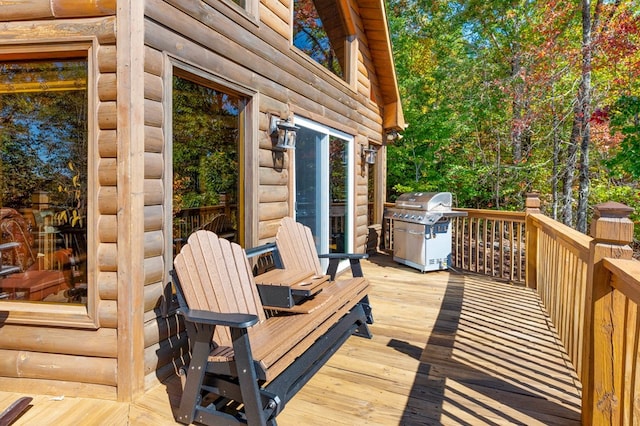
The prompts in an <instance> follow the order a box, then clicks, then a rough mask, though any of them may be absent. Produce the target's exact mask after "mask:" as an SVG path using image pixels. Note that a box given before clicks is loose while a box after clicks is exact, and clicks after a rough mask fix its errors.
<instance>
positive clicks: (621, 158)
mask: <svg viewBox="0 0 640 426" xmlns="http://www.w3.org/2000/svg"><path fill="white" fill-rule="evenodd" d="M611 130H612V131H613V132H620V133H621V134H622V135H623V137H624V139H623V140H622V143H621V144H620V146H619V148H618V149H617V150H616V153H615V156H614V157H613V158H612V159H611V160H610V161H609V165H610V166H611V167H612V168H618V169H619V170H620V171H622V172H626V173H628V174H630V175H631V176H632V177H633V178H634V179H638V178H640V97H639V96H622V97H620V98H619V99H618V100H617V101H616V103H615V104H614V106H613V108H612V109H611Z"/></svg>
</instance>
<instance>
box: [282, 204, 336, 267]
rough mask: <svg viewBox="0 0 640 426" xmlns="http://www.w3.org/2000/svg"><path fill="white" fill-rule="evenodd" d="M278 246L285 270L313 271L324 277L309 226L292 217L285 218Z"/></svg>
mask: <svg viewBox="0 0 640 426" xmlns="http://www.w3.org/2000/svg"><path fill="white" fill-rule="evenodd" d="M276 245H277V246H278V252H279V253H280V259H281V260H282V265H283V267H284V268H285V269H297V270H301V271H309V270H311V271H315V273H316V275H324V271H323V269H322V266H321V265H320V260H319V258H318V251H317V249H316V244H315V240H314V239H313V234H311V229H309V228H308V227H307V226H304V225H303V224H301V223H298V222H296V221H295V220H293V219H292V218H290V217H285V218H283V219H282V222H281V223H280V228H279V229H278V233H277V234H276Z"/></svg>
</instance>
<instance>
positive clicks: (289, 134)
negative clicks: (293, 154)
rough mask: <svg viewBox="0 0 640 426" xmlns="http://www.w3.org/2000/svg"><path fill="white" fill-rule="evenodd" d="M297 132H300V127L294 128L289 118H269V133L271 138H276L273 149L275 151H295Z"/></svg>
mask: <svg viewBox="0 0 640 426" xmlns="http://www.w3.org/2000/svg"><path fill="white" fill-rule="evenodd" d="M298 130H300V127H297V126H294V124H293V123H292V120H291V118H287V119H280V118H278V117H271V123H270V125H269V133H270V135H271V137H272V138H274V139H276V138H277V142H276V145H275V146H274V147H273V149H274V150H276V151H285V150H287V149H295V147H296V132H297V131H298Z"/></svg>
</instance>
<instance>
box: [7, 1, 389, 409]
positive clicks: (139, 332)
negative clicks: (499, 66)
mask: <svg viewBox="0 0 640 426" xmlns="http://www.w3.org/2000/svg"><path fill="white" fill-rule="evenodd" d="M249 1H250V2H251V0H249ZM251 4H253V6H252V7H253V8H255V13H254V12H253V11H251V7H250V8H249V12H247V11H244V10H241V9H240V8H239V7H237V6H236V5H235V4H232V2H230V1H229V2H227V1H219V0H205V1H201V2H193V1H188V0H166V1H163V0H146V1H145V2H140V3H138V2H123V4H122V7H120V8H119V9H118V11H117V10H116V0H93V1H86V2H72V1H65V0H25V1H22V2H15V3H10V4H8V5H7V4H2V5H0V39H1V40H2V41H3V43H9V44H11V45H12V46H20V45H30V46H33V45H38V44H43V45H44V44H48V43H49V44H50V43H67V42H74V41H79V40H80V41H83V42H86V43H88V44H90V45H91V46H92V47H91V52H92V53H91V57H90V62H91V63H93V64H95V65H93V66H91V67H90V73H89V82H88V85H89V87H90V92H91V91H92V92H91V93H93V95H92V96H93V97H91V96H90V99H93V100H94V104H93V105H90V108H89V110H90V111H92V112H91V113H90V114H92V115H91V117H90V118H89V119H90V120H89V121H90V129H89V134H90V139H89V142H90V144H91V145H92V146H94V147H95V148H94V151H93V153H94V154H93V159H92V162H93V164H94V167H93V169H91V170H90V174H91V175H92V176H93V184H92V186H91V187H90V188H89V191H90V192H91V193H92V195H91V196H93V197H94V204H93V205H94V207H95V211H94V212H93V213H92V215H93V221H92V222H90V223H93V225H94V226H93V228H94V229H93V230H89V232H90V234H89V235H90V236H92V237H93V238H92V239H91V241H89V247H88V256H90V257H91V258H92V259H93V261H92V265H93V268H94V269H93V273H92V274H91V275H92V278H91V280H92V281H93V284H90V297H89V302H88V307H87V311H88V316H87V317H88V318H89V320H90V321H86V320H85V321H84V322H82V321H80V320H78V319H77V317H75V316H73V315H71V314H69V315H68V316H67V322H66V323H55V322H54V321H49V322H50V324H48V323H47V321H46V320H45V321H39V320H36V321H26V320H25V321H21V320H20V319H21V318H22V317H21V314H20V313H16V312H10V313H9V315H8V320H6V321H5V322H4V324H2V328H1V329H0V354H1V355H2V358H0V359H2V361H0V387H1V388H2V389H3V390H5V391H14V392H28V391H32V390H33V389H38V392H41V393H49V394H56V395H58V394H64V395H67V396H86V395H91V396H92V397H97V398H104V399H119V400H123V401H126V400H131V399H132V398H133V396H135V394H136V393H138V392H139V391H141V390H142V389H144V388H149V387H150V386H152V385H155V384H156V383H158V381H160V380H162V379H164V378H165V377H167V376H168V375H170V374H173V373H174V372H175V371H176V369H177V368H178V367H180V365H181V364H182V363H185V362H187V361H188V355H186V354H185V348H186V338H185V335H184V330H182V328H181V326H180V325H179V321H178V320H177V318H176V316H175V314H171V313H167V312H163V306H164V305H163V298H164V296H165V292H166V289H167V283H168V282H169V278H168V276H167V271H168V270H169V269H170V268H171V260H170V257H169V256H170V255H169V253H170V247H171V242H170V241H169V238H167V236H168V228H169V226H171V222H170V220H169V221H168V218H170V217H171V216H170V211H168V210H170V208H169V205H168V202H167V200H168V199H170V197H171V185H170V184H169V183H167V181H166V170H167V164H168V163H169V161H168V158H169V157H170V154H169V153H168V152H167V148H168V147H170V146H171V142H170V139H171V137H170V123H169V121H170V117H171V110H170V105H171V99H170V95H169V94H170V93H171V90H170V88H171V76H170V75H167V71H168V70H171V69H172V67H173V66H174V65H175V64H176V63H181V64H186V65H187V66H190V67H193V68H197V69H201V70H203V72H206V73H208V74H210V75H212V76H215V77H216V78H219V79H221V80H224V81H226V82H228V83H229V84H230V85H232V86H233V87H235V88H237V89H238V90H240V91H241V92H242V93H245V94H246V95H247V96H248V97H250V98H251V103H252V107H251V108H252V109H251V114H250V115H249V116H248V117H246V119H247V120H248V121H249V122H250V123H249V125H248V126H246V129H247V130H248V133H247V134H246V135H245V138H244V140H245V143H246V144H247V146H245V150H246V151H247V153H246V154H245V156H244V159H245V162H247V164H246V165H245V171H244V176H245V183H246V188H245V191H246V192H245V195H244V202H245V205H246V207H245V210H246V212H245V215H244V216H245V222H244V227H245V229H246V231H245V233H246V235H245V237H244V241H242V242H243V243H244V244H245V245H247V246H251V245H257V244H260V243H263V242H266V241H269V240H271V239H273V237H274V236H275V233H276V230H277V227H278V224H279V221H280V219H281V218H282V217H284V216H288V215H291V214H292V213H293V205H292V199H293V197H292V193H291V191H292V190H291V183H292V182H293V173H292V172H291V170H290V167H291V164H292V159H291V157H290V155H291V154H290V152H285V153H283V155H282V156H281V158H279V159H278V160H277V161H276V160H274V155H273V152H272V141H271V138H270V137H269V135H268V130H269V124H270V118H271V116H277V117H283V118H284V117H288V116H291V115H293V114H296V115H299V116H302V117H305V118H308V119H311V120H314V121H317V122H318V123H320V124H322V125H325V126H329V127H332V128H335V129H337V130H340V131H342V132H345V133H348V134H351V135H353V136H354V140H355V144H356V146H355V150H354V152H355V153H356V165H355V169H356V180H355V184H356V199H355V202H356V210H355V214H356V218H355V222H354V223H355V224H356V230H355V232H356V235H355V241H356V247H357V249H358V250H359V251H362V249H363V247H364V245H365V241H366V235H367V203H368V196H367V178H366V174H361V173H360V170H361V161H362V159H361V158H360V155H359V152H360V146H361V145H365V146H366V145H369V144H374V145H381V144H382V138H383V128H382V125H383V124H382V123H383V118H382V117H381V114H382V108H381V106H380V103H382V102H381V101H379V100H380V99H382V95H381V93H380V91H379V88H378V87H377V86H378V77H377V76H376V73H375V67H374V64H373V61H372V53H371V51H370V49H369V47H368V45H367V41H366V34H365V33H364V25H363V22H362V19H361V17H360V13H361V11H360V10H359V9H358V6H357V4H356V2H354V1H348V9H349V10H350V12H349V15H350V19H351V20H350V22H351V25H352V26H353V37H354V38H355V42H354V43H352V44H350V49H351V50H350V51H349V53H348V54H347V56H348V57H351V58H354V61H353V62H354V64H355V65H352V66H351V67H350V70H349V72H350V73H351V74H350V75H349V76H348V77H347V81H344V80H342V79H340V78H338V77H336V76H334V75H333V74H331V73H330V72H329V71H327V70H326V69H324V68H323V67H322V66H320V65H318V64H316V63H315V62H313V61H312V60H310V59H309V58H308V57H307V56H306V55H305V54H303V53H301V52H299V51H297V50H296V49H295V48H292V47H291V22H290V21H291V10H290V7H291V4H290V2H289V1H260V2H258V0H255V2H254V3H251ZM123 19H125V21H123ZM142 22H144V24H142ZM138 23H140V24H139V25H138ZM136 25H137V27H136ZM134 27H135V28H134ZM140 27H143V29H142V30H140ZM116 29H118V31H116ZM133 30H137V31H141V33H142V32H143V38H144V42H140V43H139V44H138V41H137V40H134V36H132V35H131V34H132V33H133ZM123 40H124V43H122V41H123ZM116 44H117V48H116ZM125 50H126V51H125ZM137 58H142V63H143V68H142V67H141V68H140V70H139V72H140V75H133V74H135V73H136V72H138V68H136V67H131V68H129V65H130V63H129V62H128V61H131V62H132V63H134V62H135V61H136V60H137ZM121 61H122V63H121ZM125 62H126V63H125ZM132 75H133V77H132ZM122 76H125V79H126V78H129V80H130V81H126V82H124V81H123V78H122ZM139 82H143V85H141V86H143V87H141V88H138V87H134V88H132V87H131V86H132V85H135V84H136V83H139ZM167 85H168V87H167ZM138 93H140V98H136V96H138ZM130 101H133V102H132V103H137V102H141V103H142V104H143V107H142V108H141V110H142V111H143V114H144V124H143V128H144V130H143V131H142V132H140V133H139V134H143V135H144V136H143V138H142V139H143V148H142V149H141V150H140V151H141V152H142V157H143V159H138V158H137V153H138V151H137V149H138V146H139V145H137V144H139V142H138V141H136V140H135V139H136V135H137V134H138V133H136V130H135V129H134V130H133V131H132V130H131V128H132V127H136V126H140V123H136V122H135V119H136V117H137V116H136V112H137V111H133V112H132V110H134V109H135V108H136V107H134V106H132V107H130V108H129V105H128V103H129V102H130ZM91 123H92V124H91ZM142 139H141V140H142ZM134 157H135V158H134ZM139 164H140V165H143V167H141V168H140V169H136V166H137V165H139ZM129 172H132V173H130V174H129ZM138 188H140V190H138ZM140 196H142V198H143V199H144V200H143V202H141V203H140V205H142V206H143V211H142V212H139V211H136V206H137V205H138V204H136V203H138V201H137V200H139V199H140ZM138 210H139V209H138ZM139 223H141V224H142V226H141V227H140V226H138V224H139ZM140 228H142V229H140ZM138 248H140V250H137V249H138ZM133 251H136V253H133ZM138 251H139V253H138ZM137 259H142V265H137V264H136V260H137ZM140 271H141V272H140ZM138 283H140V284H138ZM91 285H93V287H91ZM140 285H141V286H140ZM139 286H140V287H139ZM91 290H92V291H91ZM9 310H11V309H9ZM88 323H90V324H88ZM139 370H142V371H139Z"/></svg>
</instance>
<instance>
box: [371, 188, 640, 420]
mask: <svg viewBox="0 0 640 426" xmlns="http://www.w3.org/2000/svg"><path fill="white" fill-rule="evenodd" d="M539 206H540V203H539V200H538V199H537V197H534V196H531V197H530V198H528V199H527V209H526V212H524V213H514V212H498V211H490V210H467V209H461V210H463V211H466V212H467V213H468V216H467V217H466V218H458V219H454V220H453V224H452V229H453V241H452V264H453V265H454V267H456V268H457V269H461V270H464V271H469V272H474V273H481V274H485V275H489V276H493V277H495V278H501V279H507V280H510V281H513V282H515V283H524V284H526V286H527V287H530V288H532V289H535V290H536V291H537V292H538V294H539V295H540V299H541V302H542V304H543V306H544V307H545V309H546V311H547V313H548V315H549V318H550V320H551V323H552V324H553V326H554V327H555V329H556V331H557V332H558V335H559V337H560V339H561V341H562V343H563V345H564V347H565V349H566V351H567V354H568V356H569V358H570V360H571V362H572V363H573V366H574V368H575V371H576V375H577V377H578V379H579V380H580V381H581V383H582V423H583V424H585V425H592V424H597V425H609V424H618V425H631V424H640V312H639V305H640V262H639V261H637V260H633V259H632V256H633V252H632V250H631V248H630V247H629V244H630V243H631V242H632V240H633V222H632V221H631V220H630V219H629V215H630V213H631V211H632V210H631V209H630V208H628V207H626V206H624V205H622V204H619V203H605V204H601V205H598V206H596V207H595V208H594V212H595V213H594V219H593V222H592V223H591V235H590V236H588V235H584V234H582V233H580V232H577V231H575V230H573V229H571V228H569V227H567V226H565V225H563V224H561V223H559V222H557V221H555V220H553V219H550V218H548V217H546V216H544V215H542V214H540V211H539V209H538V207H539ZM383 233H384V235H383V238H384V240H383V241H384V247H385V248H386V249H387V250H389V251H393V221H389V220H386V221H385V222H383Z"/></svg>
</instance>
